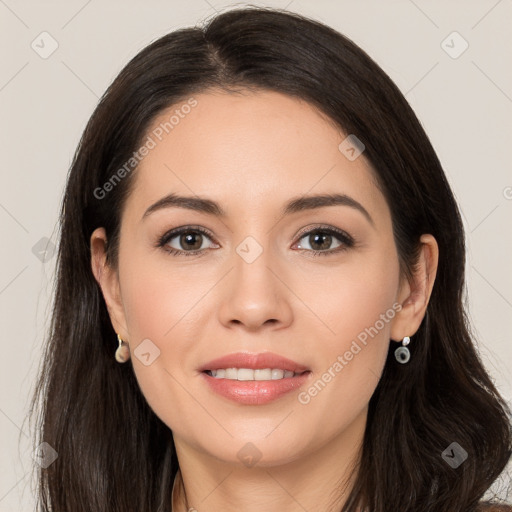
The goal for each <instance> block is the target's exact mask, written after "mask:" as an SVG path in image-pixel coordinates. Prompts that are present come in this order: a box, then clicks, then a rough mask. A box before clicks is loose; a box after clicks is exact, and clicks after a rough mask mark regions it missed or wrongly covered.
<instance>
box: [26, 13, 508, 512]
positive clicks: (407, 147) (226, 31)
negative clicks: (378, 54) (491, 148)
mask: <svg viewBox="0 0 512 512" xmlns="http://www.w3.org/2000/svg"><path fill="white" fill-rule="evenodd" d="M212 88H216V89H222V90H225V91H231V92H234V91H240V90H253V91H258V90H272V91H277V92H281V93H284V94H287V95H290V96H292V97H296V98H300V99H302V100H305V101H307V102H309V103H310V104H311V105H313V106H315V107H316V108H317V109H318V110H319V111H320V112H322V113H323V114H325V115H326V116H327V117H328V118H329V119H331V120H332V121H333V122H334V123H335V125H336V126H339V128H340V130H342V131H343V132H344V133H346V134H354V135H356V136H357V137H358V138H359V139H360V140H361V141H362V142H363V143H364V145H365V147H366V149H365V153H364V155H365V157H366V158H367V159H368V161H369V162H370V163H371V165H372V166H373V168H374V170H375V173H376V176H377V179H378V184H379V187H380V188H381V190H382V192H383V194H384V195H385V197H386V199H387V202H388V204H389V207H390V209H391V215H392V221H393V233H394V238H395V242H396V246H397V250H398V254H399V260H400V268H401V271H402V273H403V274H404V275H407V276H410V275H411V272H412V269H413V268H414V264H415V261H416V258H417V255H418V249H419V237H420V236H421V235H422V234H423V233H431V234H432V235H433V236H434V237H435V238H436V240H437V243H438V245H439V254H440V256H439V267H438V271H437V278H436V281H435V284H434V288H433V291H432V295H431V299H430V302H429V305H428V309H427V313H426V315H425V318H424V320H423V322H422V324H421V326H420V328H419V330H418V332H417V333H416V335H415V337H414V347H413V349H412V350H413V357H411V360H410V362H409V363H408V364H406V365H400V364H398V363H397V362H396V361H395V360H394V357H393V352H392V351H393V349H394V348H395V347H393V346H392V345H393V343H390V349H389V354H388V360H387V362H386V365H385V368H384V371H383V374H382V376H381V379H380V381H379V383H378V386H377V389H376V390H375V393H374V395H373V396H372V398H371V400H370V404H369V413H368V421H367V426H366V430H365V437H364V445H363V449H362V453H361V460H360V464H359V466H358V468H357V478H356V479H355V485H354V487H353V489H352V491H351V494H350V496H349V498H348V501H347V503H346V504H345V505H344V507H343V512H354V511H356V510H357V507H358V506H359V507H361V509H363V508H365V507H366V510H368V511H370V512H397V511H400V512H413V511H414V512H427V511H428V512H448V511H449V512H455V511H464V512H471V511H475V510H477V506H478V503H479V501H480V500H481V499H482V496H483V495H484V493H485V492H486V491H487V490H488V489H489V487H490V485H491V484H492V482H493V481H495V480H496V478H497V477H498V476H499V475H500V473H501V472H502V470H503V469H504V468H505V466H506V464H507V461H508V460H509V457H510V454H511V445H512V441H511V424H510V418H509V416H508V415H509V414H510V410H509V409H508V408H507V404H506V403H505V402H504V400H503V399H502V398H501V396H500V395H499V393H498V391H497V390H496V388H495V386H494V384H493V382H492V381H491V379H490V377H489V375H488V374H487V372H486V370H485V369H484V366H483V364H482V362H481V360H480V358H479V356H478V354H477V352H476V350H475V347H474V344H473V336H472V334H471V333H470V330H469V322H468V319H467V318H466V314H465V297H464V264H465V241H464V231H463V225H462V222H461V217H460V214H459V210H458V207H457V204H456V202H455V199H454V196H453V194H452V192H451V189H450V186H449V184H448V182H447V180H446V177H445V174H444V172H443V169H442V166H441V164H440V162H439V160H438V158H437V156H436V154H435V152H434V149H433V148H432V145H431V144H430V142H429V140H428V137H427V135H426V134H425V132H424V130H423V129H422V127H421V124H420V122H419V121H418V119H417V118H416V116H415V114H414V112H413V111H412V109H411V108H410V106H409V105H408V103H407V101H406V100H405V98H404V96H403V95H402V94H401V92H400V91H399V89H398V88H397V87H396V86H395V85H394V84H393V82H392V81H391V80H390V78H389V77H388V76H387V75H386V74H385V72H384V71H383V70H382V69H381V68H380V67H379V66H378V65H377V64H376V63H375V62H374V61H373V60H372V59H371V58H370V57H369V56H368V55H367V54H366V53H365V52H364V51H362V50H361V49H360V48H359V47H358V46H357V45H355V44H354V43H353V42H352V41H350V40H349V39H348V38H346V37H344V36H343V35H341V34H339V33H338V32H336V31H335V30H333V29H331V28H329V27H327V26H325V25H323V24H321V23H319V22H317V21H314V20H311V19H308V18H305V17H302V16H300V15H297V14H293V13H289V12H286V11H280V10H275V9H270V8H256V7H252V6H250V7H247V8H243V9H234V10H230V11H227V12H224V13H222V14H220V15H217V16H215V17H214V18H213V19H211V20H209V21H208V23H206V24H205V26H204V27H195V28H187V29H181V30H177V31H174V32H172V33H170V34H168V35H165V36H164V37H161V38H160V39H158V40H156V41H154V42H153V43H152V44H150V45H149V46H147V47H146V48H144V49H143V50H142V51H141V52H140V53H139V54H138V55H136V56H135V57H134V58H133V59H132V60H131V61H130V62H129V63H128V64H127V65H126V67H125V68H124V69H123V70H122V71H121V73H120V74H119V76H118V77H117V78H116V79H115V80H114V82H113V83H112V84H111V86H110V87H109V88H108V90H107V91H106V93H105V94H104V95H103V97H102V98H101V100H100V102H99V104H98V106H97V108H96V109H95V111H94V113H93V115H92V117H91V119H90V120H89V123H88V124H87V127H86V129H85V131H84V133H83V136H82V139H81V141H80V144H79V146H78V148H77V151H76V154H75V157H74V160H73V162H72V166H71V169H70V172H69V176H68V180H67V186H66V189H65V194H64V199H63V205H62V210H61V217H60V221H61V225H60V227H61V232H60V245H59V252H58V266H57V275H56V292H55V299H54V304H53V317H52V323H51V329H50V333H49V336H48V340H47V345H46V348H45V354H44V357H43V359H42V366H41V370H40V376H39V380H38V382H37V387H36V390H35V392H34V396H33V401H32V409H31V412H32V413H33V414H36V413H38V416H37V429H36V432H37V439H36V440H35V443H36V445H38V444H39V443H41V442H43V441H44V442H47V443H48V444H49V445H51V446H52V447H53V448H54V449H55V450H56V451H57V453H58V458H57V459H56V460H55V461H54V462H53V463H52V464H51V465H49V466H48V467H47V468H46V469H44V468H38V503H39V505H38V506H39V510H40V511H44V512H47V511H52V512H82V511H84V512H85V511H94V512H114V511H119V512H130V511H134V512H164V511H168V510H170V507H171V503H170V501H171V497H170V492H171V488H172V482H173V478H174V476H175V474H176V471H177V469H178V461H177V457H176V453H175V450H174V444H173V438H172V432H171V431H170V429H169V428H168V427H167V426H166V425H165V424H164V423H163V422H162V421H161V420H160V419H159V418H158V417H157V416H156V415H155V414H154V412H153V411H152V410H151V409H150V407H149V406H148V404H147V402H146V400H145V398H144V396H143V395H142V394H141V391H140V389H139V387H138V384H137V381H136V379H135V376H134V373H133V370H132V368H130V365H119V364H118V363H117V362H116V361H115V359H114V357H113V354H114V351H115V349H116V347H117V340H116V335H115V333H114V331H113V328H112V325H111V323H110V319H109V316H108V314H107V310H106V306H105V302H104V300H103V297H102V294H101V290H100V288H99V286H98V284H97V282H96V281H95V279H94V277H93V274H92V271H91V262H90V257H91V256H90V247H89V239H90V236H91V233H92V231H93V230H94V229H95V228H97V227H99V226H103V227H105V229H106V232H107V236H108V240H109V243H108V261H109V263H110V264H111V265H112V266H113V267H115V266H116V263H117V246H118V236H119V225H120V218H121V213H122V208H123V204H124V201H125V199H126V197H127V195H128V194H129V193H130V184H131V183H132V182H133V179H132V178H133V175H134V173H135V172H136V170H133V171H132V172H130V173H128V174H127V176H125V177H124V178H123V179H122V180H120V181H119V183H117V182H116V184H115V186H113V187H111V190H109V191H108V196H107V197H101V195H100V194H98V190H99V189H101V188H102V187H103V185H104V184H105V183H106V182H108V181H109V180H110V179H111V178H112V176H113V175H114V174H115V173H116V171H118V170H119V169H120V168H121V167H122V166H123V165H124V164H125V162H127V161H128V160H129V159H130V157H131V156H132V154H133V152H134V151H136V150H137V148H138V147H139V145H140V143H141V141H142V140H143V138H144V137H145V136H146V134H147V130H148V128H149V126H150V123H151V122H152V121H153V120H154V119H155V116H157V115H158V114H159V113H161V112H162V110H163V109H165V108H167V107H169V106H171V105H174V104H176V103H178V102H179V101H183V100H186V99H187V98H189V97H190V96H192V95H193V94H199V93H201V92H205V91H207V90H208V89H212ZM38 401H39V402H40V403H39V406H40V409H37V405H38ZM452 442H457V443H458V444H459V445H460V446H462V447H463V448H464V449H465V450H466V452H467V453H468V458H467V460H466V461H465V462H464V463H463V464H462V465H460V466H459V467H458V468H456V469H454V468H452V467H451V466H450V465H448V464H447V463H446V462H445V460H443V457H442V456H441V453H442V452H443V451H444V450H445V448H446V447H447V446H448V445H450V444H451V443H452Z"/></svg>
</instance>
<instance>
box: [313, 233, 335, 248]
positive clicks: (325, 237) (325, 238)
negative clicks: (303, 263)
mask: <svg viewBox="0 0 512 512" xmlns="http://www.w3.org/2000/svg"><path fill="white" fill-rule="evenodd" d="M319 238H320V239H323V241H324V243H323V246H322V244H321V243H320V247H319V248H316V247H315V244H317V243H318V242H317V239H319ZM310 240H314V242H313V243H311V242H310V245H311V247H312V248H313V250H315V251H318V250H322V249H328V248H329V246H330V245H331V241H332V236H331V235H328V234H318V233H316V234H314V235H310ZM326 242H327V243H326Z"/></svg>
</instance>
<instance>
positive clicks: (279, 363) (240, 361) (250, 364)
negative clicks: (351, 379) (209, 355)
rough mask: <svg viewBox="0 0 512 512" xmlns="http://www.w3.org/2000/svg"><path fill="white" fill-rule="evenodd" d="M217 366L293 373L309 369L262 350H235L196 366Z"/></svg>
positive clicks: (208, 369)
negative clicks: (255, 352) (273, 369)
mask: <svg viewBox="0 0 512 512" xmlns="http://www.w3.org/2000/svg"><path fill="white" fill-rule="evenodd" d="M219 368H251V369H253V370H264V369H266V368H279V369H281V370H285V371H291V372H294V373H303V372H306V371H309V368H308V367H307V366H304V365H302V364H300V363H297V362H296V361H292V360H291V359H287V358H286V357H283V356H280V355H278V354H274V353H272V352H262V353H259V354H248V353H245V352H237V353H234V354H228V355H226V356H223V357H219V358H217V359H213V360H212V361H208V362H207V363H205V364H204V365H202V366H201V367H200V368H198V370H199V371H200V372H206V371H212V370H218V369H219Z"/></svg>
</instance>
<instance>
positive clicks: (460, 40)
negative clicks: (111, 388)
mask: <svg viewBox="0 0 512 512" xmlns="http://www.w3.org/2000/svg"><path fill="white" fill-rule="evenodd" d="M230 5H233V6H234V5H239V6H240V5H244V4H243V3H237V4H235V3H228V2H223V1H221V0H187V1H184V2H178V1H177V0H167V1H149V2H148V1H146V2H143V1H142V0H140V1H134V0H131V1H126V0H123V1H98V0H89V1H87V0H71V1H66V2H64V1H46V2H36V1H24V2H22V1H17V0H0V48H1V55H2V58H1V66H0V120H1V121H0V126H1V133H0V141H1V148H2V151H1V164H0V172H1V179H0V183H1V188H0V229H1V247H2V249H1V264H0V314H1V328H2V331H1V332H2V339H1V349H2V350H1V357H0V434H1V435H0V453H1V457H0V512H20V511H29V510H34V498H33V485H34V482H33V476H32V465H33V460H32V453H33V452H32V440H31V436H32V432H31V431H30V430H29V425H28V422H27V420H26V415H27V411H28V400H29V396H30V393H31V392H32V389H33V384H34V379H35V376H36V373H37V369H38V365H39V364H40V363H44V362H43V361H41V347H42V342H43V337H44V334H45V331H46V329H47V327H48V323H49V313H50V307H49V306H50V299H51V294H52V278H53V272H54V262H55V256H54V254H53V247H54V244H55V243H57V239H56V222H57V216H58V211H59V208H60V201H61V194H62V189H63V186H64V183H65V180H66V174H67V171H68V168H69V165H70V162H71V159H72V156H73V153H74V151H75V148H76V145H77V143H78V140H79V137H80V135H81V133H82V130H83V129H84V127H85V124H86V122H87V120H88V118H89V116H90V115H91V113H92V111H93V109H94V107H95V106H96V104H97V102H98V99H99V97H100V96H101V95H102V94H103V92H104V91H105V89H106V88H107V86H108V85H109V83H110V82H111V81H112V80H113V79H114V77H115V76H116V75H117V74H118V72H119V71H120V70H121V68H122V67H123V66H124V65H125V64H126V63H127V62H128V60H129V59H130V58H131V57H132V56H134V55H135V54H136V53H137V52H138V51H139V50H141V49H142V48H143V47H144V46H146V45H147V44H148V43H150V42H151V41H153V40H154V39H156V38H158V37H159V36H161V35H163V34H165V33H167V32H169V31H171V30H174V29H176V28H181V27H184V26H190V25H195V24H197V23H199V22H201V21H202V20H204V19H206V18H207V17H210V16H212V15H214V14H215V12H216V11H224V10H226V9H227V8H228V6H230ZM254 5H267V6H273V7H279V8H285V7H286V8H288V9H289V10H291V11H294V12H298V13H301V14H305V15H308V16H311V17H313V18H315V19H318V20H319V21H322V22H324V23H326V24H328V25H330V26H332V27H333V28H335V29H337V30H339V31H340V32H342V33H343V34H345V35H347V36H348V37H350V38H351V39H353V40H354V41H355V42H356V43H357V44H358V45H360V46H361V47H362V48H363V49H364V50H365V51H366V52H367V53H369V55H370V56H371V57H373V58H374V59H375V60H376V61H377V63H378V64H379V65H380V66H381V67H382V68H383V69H384V70H385V71H386V72H387V73H388V74H389V75H390V77H391V78H392V79H393V80H394V81H395V82H396V84H397V85H398V87H399V88H400V89H401V90H402V91H403V93H404V94H405V95H406V98H407V99H408V101H409V102H410V104H411V105H412V107H413V109H414V110H415V112H416V113H417V115H418V117H419V118H420V120H421V122H422V124H423V126H424V128H425V130H426V132H427V134H428V135H429V137H430V139H431V141H432V143H433V145H434V148H435V149H436V151H437V153H438V155H439V158H440V160H441V162H442V164H443V166H444V169H445V171H446V174H447V176H448V180H449V182H450V184H451V186H452V188H453V191H454V193H455V196H456V198H457V200H458V201H459V204H460V207H461V210H462V212H463V217H464V224H465V229H466V234H467V246H468V254H467V293H468V308H469V312H470V315H471V319H472V322H473V327H474V330H475V333H476V334H477V335H478V338H479V340H480V341H479V345H478V350H479V351H480V353H481V356H482V358H483V360H484V363H485V365H486V366H487V368H488V370H489V372H490V373H491V375H492V377H493V379H494V380H495V382H496V385H497V386H498V388H499V390H500V391H501V392H502V394H503V395H504V397H505V398H506V399H507V400H509V401H510V400H511V398H512V374H511V368H512V346H511V332H512V314H511V313H512V270H511V262H512V258H511V255H512V229H511V217H512V173H511V172H510V161H511V160H510V157H511V142H512V137H511V135H512V68H511V66H510V62H512V59H511V57H512V48H511V42H512V35H511V31H510V26H511V22H512V2H510V0H480V1H468V0H461V1H446V0H442V1H441V0H438V1H426V0H414V1H413V0H394V1H383V0H379V1H347V0H344V1H334V0H331V1H329V0H314V1H310V2H308V1H304V0H291V1H290V0H281V1H273V2H270V1H269V2H254ZM52 52H53V53H52ZM112 356H113V355H112ZM63 385H65V383H63ZM77 463H78V464H79V461H77ZM503 492H506V491H503V490H502V491H501V493H502V494H503ZM509 492H510V490H509Z"/></svg>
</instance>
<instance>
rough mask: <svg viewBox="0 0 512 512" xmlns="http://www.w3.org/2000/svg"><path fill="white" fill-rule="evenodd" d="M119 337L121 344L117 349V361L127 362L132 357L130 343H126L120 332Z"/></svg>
mask: <svg viewBox="0 0 512 512" xmlns="http://www.w3.org/2000/svg"><path fill="white" fill-rule="evenodd" d="M117 339H118V340H119V346H118V347H117V350H116V361H117V362H118V363H126V361H128V358H129V357H130V349H129V348H128V345H126V344H124V342H123V340H122V339H121V336H119V334H118V335H117Z"/></svg>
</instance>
